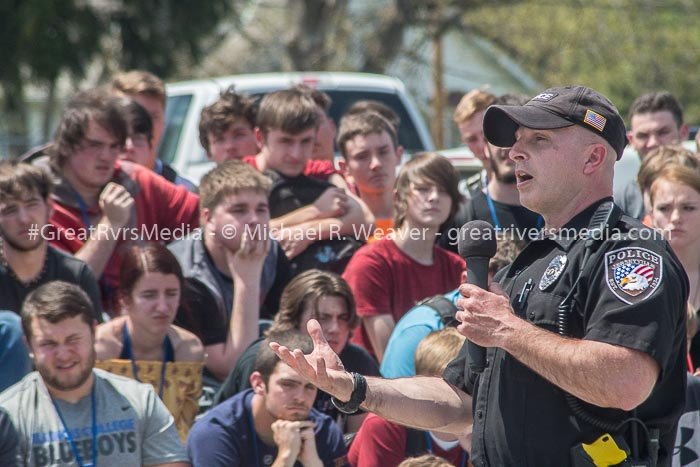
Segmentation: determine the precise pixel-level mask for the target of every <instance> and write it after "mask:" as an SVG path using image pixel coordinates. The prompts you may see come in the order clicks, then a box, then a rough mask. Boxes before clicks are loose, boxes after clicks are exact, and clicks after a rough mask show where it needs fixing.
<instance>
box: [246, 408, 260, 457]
mask: <svg viewBox="0 0 700 467" xmlns="http://www.w3.org/2000/svg"><path fill="white" fill-rule="evenodd" d="M243 406H244V407H245V401H243ZM246 408H247V407H246ZM248 426H249V428H250V437H251V439H252V441H253V454H254V455H255V464H254V465H255V467H259V466H260V452H259V449H260V448H259V447H258V433H257V431H255V422H254V421H253V396H252V395H251V397H250V410H249V411H248Z"/></svg>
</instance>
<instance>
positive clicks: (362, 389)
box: [331, 373, 367, 414]
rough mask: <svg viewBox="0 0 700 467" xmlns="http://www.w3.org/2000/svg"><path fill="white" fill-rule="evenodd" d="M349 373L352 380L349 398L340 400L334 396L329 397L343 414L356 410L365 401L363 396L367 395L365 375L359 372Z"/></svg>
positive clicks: (352, 412)
mask: <svg viewBox="0 0 700 467" xmlns="http://www.w3.org/2000/svg"><path fill="white" fill-rule="evenodd" d="M350 374H351V375H352V381H353V388H352V394H351V395H350V400H349V401H347V402H341V401H339V400H338V399H336V398H335V397H331V402H332V403H333V405H334V406H335V408H336V409H338V410H340V411H341V412H343V413H345V414H354V413H355V412H357V409H359V408H360V404H362V403H363V402H364V401H365V397H367V380H366V379H365V377H364V376H362V375H361V374H359V373H350Z"/></svg>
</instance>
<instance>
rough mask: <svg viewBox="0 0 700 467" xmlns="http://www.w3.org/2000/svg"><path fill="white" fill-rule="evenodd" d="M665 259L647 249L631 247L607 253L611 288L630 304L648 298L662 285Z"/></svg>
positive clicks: (608, 276) (606, 270) (606, 273)
mask: <svg viewBox="0 0 700 467" xmlns="http://www.w3.org/2000/svg"><path fill="white" fill-rule="evenodd" d="M662 278H663V259H662V258H661V256H660V255H658V254H657V253H654V252H653V251H649V250H647V249H646V248H638V247H628V248H621V249H619V250H614V251H609V252H607V253H606V254H605V279H606V283H607V284H608V288H609V289H610V291H612V293H613V294H615V296H616V297H617V298H619V299H620V300H622V301H623V302H625V303H628V304H630V305H633V304H635V303H639V302H641V301H643V300H646V299H647V298H649V297H650V296H651V295H652V294H653V293H654V291H655V290H656V289H657V288H659V285H661V280H662Z"/></svg>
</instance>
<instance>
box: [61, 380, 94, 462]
mask: <svg viewBox="0 0 700 467" xmlns="http://www.w3.org/2000/svg"><path fill="white" fill-rule="evenodd" d="M96 384H97V381H94V382H93V383H92V391H90V402H91V405H92V464H85V463H83V456H81V455H80V451H79V450H78V445H77V444H76V443H75V440H74V439H73V435H71V433H70V430H69V429H68V425H66V420H65V419H64V418H63V414H62V413H61V409H59V408H58V404H57V403H56V401H55V400H54V399H53V397H51V402H53V406H54V408H55V409H56V413H57V414H58V418H60V419H61V424H62V425H63V432H64V433H65V434H66V437H67V438H68V443H69V444H70V448H71V451H73V456H75V462H76V463H77V464H78V465H79V466H80V467H96V466H97V409H96V407H95V405H96V404H95V385H96Z"/></svg>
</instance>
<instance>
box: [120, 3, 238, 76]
mask: <svg viewBox="0 0 700 467" xmlns="http://www.w3.org/2000/svg"><path fill="white" fill-rule="evenodd" d="M235 3H236V2H231V1H228V0H206V1H202V0H154V1H146V2H145V1H142V0H121V1H120V2H117V4H116V5H115V7H114V8H112V9H111V12H110V13H109V14H108V15H107V16H108V23H109V24H110V26H111V32H112V33H113V34H115V35H116V37H118V38H119V39H118V44H119V46H118V51H117V57H116V59H117V62H118V64H119V66H120V68H122V69H136V68H138V69H144V70H148V71H150V72H152V73H155V74H156V75H158V76H160V77H163V78H168V77H170V76H171V75H172V74H174V73H175V72H176V71H177V70H178V67H185V66H187V65H188V64H190V63H196V62H197V61H198V60H200V59H201V57H202V54H203V53H204V51H205V49H206V48H207V45H208V41H210V40H211V39H212V38H215V37H217V32H216V28H217V26H218V25H219V23H220V22H221V20H222V19H224V18H227V17H228V16H229V15H236V14H237V11H236V10H235V9H234V8H233V4H235ZM242 3H245V2H242Z"/></svg>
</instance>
